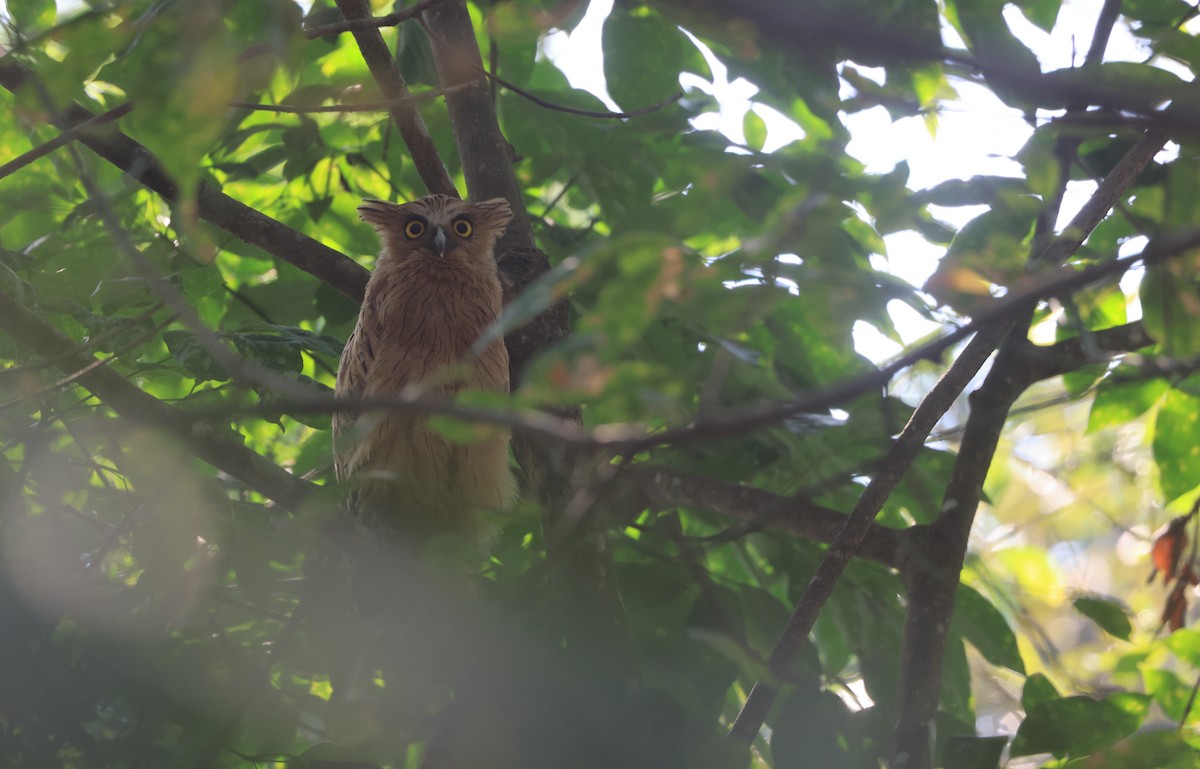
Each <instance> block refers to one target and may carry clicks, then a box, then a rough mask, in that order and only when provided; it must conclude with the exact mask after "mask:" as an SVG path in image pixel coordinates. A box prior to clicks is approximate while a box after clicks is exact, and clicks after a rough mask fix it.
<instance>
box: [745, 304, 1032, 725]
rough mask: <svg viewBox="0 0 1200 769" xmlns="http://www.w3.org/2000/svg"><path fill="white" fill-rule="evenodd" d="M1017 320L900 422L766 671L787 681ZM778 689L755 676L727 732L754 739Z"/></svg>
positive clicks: (976, 347)
mask: <svg viewBox="0 0 1200 769" xmlns="http://www.w3.org/2000/svg"><path fill="white" fill-rule="evenodd" d="M1014 322H1015V319H1010V320H1007V321H1001V322H998V323H996V324H994V325H992V326H989V327H987V328H985V329H983V330H981V331H980V332H979V333H978V334H976V335H975V337H974V338H973V339H972V340H971V341H970V343H969V344H967V346H966V347H965V348H964V349H963V351H962V354H961V355H959V357H958V359H957V360H956V361H955V362H954V363H953V364H952V365H951V366H950V368H949V369H948V370H947V371H946V373H945V374H943V375H942V377H941V379H939V380H938V381H937V384H935V385H934V386H933V388H932V389H931V390H930V391H929V394H928V395H926V396H925V398H924V399H923V400H922V401H921V405H920V406H918V407H917V409H916V411H914V412H913V415H912V417H910V418H909V420H908V424H906V425H905V426H904V429H903V430H902V431H901V433H900V435H899V437H898V438H897V439H896V442H895V443H893V444H892V447H891V449H890V450H889V451H888V453H887V455H886V456H885V457H884V459H883V461H882V462H881V463H880V467H879V470H878V471H877V472H876V474H875V476H874V477H873V478H872V479H871V482H870V484H868V485H867V488H866V490H865V491H863V494H862V496H861V497H859V499H858V502H857V503H856V504H855V505H854V509H853V510H852V511H851V512H850V516H849V517H848V518H847V519H846V521H845V524H844V525H843V526H842V528H841V530H840V531H839V532H838V534H837V537H835V538H834V541H833V544H832V545H830V547H829V552H828V553H826V554H825V557H824V558H822V559H821V563H820V565H818V566H817V571H816V573H815V574H814V575H813V577H812V579H811V580H809V583H808V586H807V587H805V588H804V593H803V594H802V595H801V596H800V601H799V603H798V604H797V605H796V608H795V610H794V611H793V612H792V616H791V618H790V619H789V620H788V624H787V627H785V628H784V630H783V634H782V636H781V637H780V639H779V642H778V643H777V644H776V645H775V649H774V651H772V653H771V659H770V663H769V665H770V670H771V672H772V673H773V674H774V675H775V676H776V677H777V678H778V679H779V680H785V677H786V673H787V671H788V670H789V669H790V667H791V665H792V662H793V661H794V660H795V658H796V654H797V653H798V652H799V651H800V649H801V648H802V647H803V645H804V642H805V641H806V640H807V639H808V634H809V632H810V631H811V630H812V626H813V623H815V622H816V620H817V615H818V614H819V613H820V611H821V607H822V606H824V605H825V602H826V601H828V600H829V596H830V595H832V594H833V589H834V587H835V586H836V585H837V582H838V580H839V579H840V578H841V576H842V572H843V571H844V570H845V568H846V564H847V563H849V561H850V558H851V557H852V556H853V555H854V554H855V553H856V552H857V551H858V549H859V548H860V547H861V546H862V543H863V540H864V539H865V538H866V536H867V534H868V533H869V532H870V530H871V524H872V522H873V521H874V520H875V516H876V515H878V514H879V511H880V510H881V509H882V508H883V505H884V503H885V502H886V501H887V499H888V497H889V496H890V495H891V493H892V490H893V489H894V488H895V487H896V485H897V484H898V483H899V482H900V479H901V478H903V477H904V473H905V472H906V471H907V470H908V467H909V465H910V464H912V461H913V460H914V459H915V458H916V456H917V454H918V453H919V452H920V450H921V448H922V447H923V446H924V444H925V439H926V438H927V437H928V436H929V433H930V432H931V431H932V430H933V428H934V426H935V425H936V424H937V422H938V420H939V419H941V418H942V415H944V414H945V413H946V411H947V410H948V409H949V408H950V406H951V405H952V404H953V403H954V401H955V399H956V398H958V396H959V394H960V393H962V391H963V388H965V387H966V386H967V384H968V383H969V382H970V381H971V379H972V378H973V377H974V376H975V374H976V373H977V372H978V371H979V369H980V367H981V366H983V363H984V361H986V360H987V359H988V357H989V356H990V355H991V354H992V351H993V350H994V349H995V348H996V345H997V344H998V343H999V342H1000V340H1001V339H1003V338H1004V336H1005V334H1007V333H1008V330H1009V329H1010V328H1011V327H1012V325H1013V323H1014ZM776 694H778V690H777V689H776V688H775V687H774V686H772V685H771V684H770V683H768V682H765V681H758V682H757V683H755V684H754V688H753V689H751V691H750V696H749V698H747V700H746V703H745V705H743V707H742V712H741V713H739V714H738V717H737V720H736V721H735V722H734V724H733V728H732V729H731V730H730V736H731V737H733V738H734V739H737V740H740V741H742V742H745V743H749V742H751V741H753V739H754V737H755V735H757V734H758V730H759V728H760V727H761V726H762V723H763V720H764V719H765V718H766V717H767V712H768V711H769V710H770V709H771V705H772V704H773V703H774V702H775V696H776Z"/></svg>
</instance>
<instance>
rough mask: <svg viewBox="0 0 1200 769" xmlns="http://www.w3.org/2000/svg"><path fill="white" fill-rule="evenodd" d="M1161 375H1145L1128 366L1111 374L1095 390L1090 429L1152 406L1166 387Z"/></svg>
mask: <svg viewBox="0 0 1200 769" xmlns="http://www.w3.org/2000/svg"><path fill="white" fill-rule="evenodd" d="M1167 387H1168V385H1167V383H1166V382H1164V381H1163V380H1161V379H1142V378H1141V377H1140V376H1138V375H1137V372H1134V371H1132V370H1130V368H1129V367H1121V368H1118V369H1116V370H1115V371H1114V372H1112V374H1110V375H1109V376H1108V377H1107V378H1106V379H1105V380H1104V381H1103V382H1101V383H1100V387H1099V388H1097V390H1096V396H1095V397H1094V398H1093V399H1092V408H1091V410H1090V411H1089V412H1088V432H1095V431H1096V430H1102V429H1104V428H1106V427H1112V426H1114V425H1123V424H1126V423H1128V422H1130V421H1132V420H1134V419H1136V418H1137V417H1140V416H1141V415H1142V414H1145V413H1146V412H1147V411H1149V410H1150V408H1151V407H1152V406H1154V404H1155V403H1157V402H1158V401H1159V399H1160V398H1162V395H1163V393H1165V392H1166V391H1167Z"/></svg>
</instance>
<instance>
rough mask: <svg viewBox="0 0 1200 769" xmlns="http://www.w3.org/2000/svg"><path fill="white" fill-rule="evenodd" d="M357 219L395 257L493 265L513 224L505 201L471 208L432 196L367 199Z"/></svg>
mask: <svg viewBox="0 0 1200 769" xmlns="http://www.w3.org/2000/svg"><path fill="white" fill-rule="evenodd" d="M358 215H359V216H361V217H362V219H363V221H364V222H366V223H367V224H370V225H371V226H372V227H374V228H375V230H376V231H377V232H378V233H379V237H380V239H382V240H383V243H384V245H385V246H386V247H387V250H388V252H389V254H390V255H392V256H394V257H400V258H420V257H426V258H430V259H438V260H446V259H460V258H465V259H468V260H472V259H484V258H486V259H487V260H489V262H490V260H491V259H492V258H493V257H492V248H493V246H495V244H496V239H497V238H499V237H500V235H501V234H502V233H503V232H504V228H505V227H506V226H508V222H509V220H511V219H512V209H511V208H509V205H508V201H506V200H505V199H504V198H492V199H491V200H485V201H483V202H480V203H470V202H468V201H465V200H458V199H457V198H452V197H449V196H447V195H427V196H426V197H423V198H418V199H417V200H414V201H411V202H409V203H400V204H397V203H388V202H386V201H383V200H375V199H373V198H368V199H366V200H364V201H363V203H362V205H360V206H359V207H358Z"/></svg>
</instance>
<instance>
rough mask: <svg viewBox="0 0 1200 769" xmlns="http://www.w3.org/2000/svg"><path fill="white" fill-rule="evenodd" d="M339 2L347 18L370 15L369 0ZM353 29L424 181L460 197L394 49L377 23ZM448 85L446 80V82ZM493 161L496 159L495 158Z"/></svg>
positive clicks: (432, 189)
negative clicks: (414, 100)
mask: <svg viewBox="0 0 1200 769" xmlns="http://www.w3.org/2000/svg"><path fill="white" fill-rule="evenodd" d="M336 2H337V7H338V10H340V11H341V12H342V16H344V17H346V21H347V22H356V21H361V20H369V19H370V18H371V5H370V3H368V2H367V0H336ZM435 7H436V5H435ZM352 32H353V34H354V39H355V41H356V42H357V43H358V49H359V51H361V52H362V57H363V60H364V61H366V62H367V67H368V68H369V69H370V70H371V75H372V77H374V78H375V82H376V84H378V85H379V90H380V92H381V93H382V94H383V95H384V98H386V99H388V100H390V101H393V102H395V105H394V106H393V107H391V108H390V109H389V110H388V111H389V112H390V113H391V115H392V120H393V121H394V122H395V123H396V127H397V128H398V129H400V137H401V138H402V139H404V144H405V145H406V146H407V147H408V152H409V154H410V155H411V156H412V159H413V163H414V164H415V165H416V167H417V173H418V174H420V176H421V181H423V182H424V183H425V188H426V189H428V190H429V191H430V192H432V193H438V194H441V195H449V196H450V197H452V198H457V197H458V196H459V195H458V189H457V188H456V187H455V186H454V182H453V181H452V180H451V179H450V174H449V173H447V172H446V164H445V163H443V162H442V156H441V155H440V154H438V150H437V146H436V145H435V144H434V143H433V138H432V137H431V136H430V135H429V129H428V128H426V127H425V121H424V120H422V119H421V113H419V112H417V110H416V107H415V106H414V105H413V104H412V95H411V94H410V93H409V90H408V84H407V83H405V82H404V77H403V76H402V75H401V74H400V70H399V68H397V66H396V60H395V59H394V58H392V53H391V51H389V50H388V47H387V45H386V44H385V43H384V42H383V35H381V34H380V33H379V29H378V27H367V28H364V29H353V30H352ZM472 79H473V78H472ZM463 82H466V79H464V80H460V81H457V82H455V83H453V85H458V84H460V83H463ZM445 85H446V84H445V83H443V86H445ZM492 162H495V160H494V159H493V161H492Z"/></svg>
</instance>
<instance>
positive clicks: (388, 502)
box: [333, 195, 516, 539]
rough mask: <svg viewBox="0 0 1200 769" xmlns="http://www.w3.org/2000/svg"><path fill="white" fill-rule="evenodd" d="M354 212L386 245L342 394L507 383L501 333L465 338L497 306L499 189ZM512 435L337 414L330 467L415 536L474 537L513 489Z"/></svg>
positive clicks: (371, 515) (358, 505)
mask: <svg viewBox="0 0 1200 769" xmlns="http://www.w3.org/2000/svg"><path fill="white" fill-rule="evenodd" d="M358 213H359V215H360V216H361V217H362V218H363V221H365V222H367V223H368V224H370V225H371V226H373V227H374V228H375V230H376V231H377V232H378V233H379V237H380V239H381V240H382V242H383V248H382V251H381V252H380V254H379V260H378V261H377V262H376V265H375V272H374V273H372V275H371V279H370V280H369V281H368V282H367V290H366V296H365V298H364V299H363V304H362V309H361V310H360V311H359V316H358V324H357V325H356V326H355V328H354V332H353V333H352V334H351V335H350V339H349V340H348V341H347V342H346V348H345V350H344V351H343V353H342V359H341V363H340V365H339V366H338V374H337V389H336V392H337V395H338V396H339V397H345V396H359V397H366V398H385V397H389V396H394V395H396V394H397V393H399V392H400V391H401V390H403V389H404V388H405V387H409V386H414V385H420V384H422V383H424V386H426V387H427V388H428V390H429V391H431V392H437V393H441V394H444V395H453V394H454V393H456V392H458V391H459V390H462V389H464V388H465V389H478V390H492V391H496V392H508V351H507V350H506V349H505V347H504V341H503V340H502V339H500V338H497V339H495V340H494V341H492V342H491V343H490V344H488V346H487V347H486V349H484V351H483V352H482V353H481V354H479V355H478V356H477V357H472V355H471V347H472V345H473V344H474V343H475V341H476V340H477V339H478V338H479V337H480V335H481V334H482V333H483V331H484V329H485V328H487V327H488V326H489V325H490V324H491V323H492V322H493V321H494V320H495V319H496V317H497V316H498V315H499V314H500V309H501V290H500V283H499V280H498V279H497V276H496V262H495V259H494V257H493V249H494V247H495V243H496V239H497V238H498V237H499V236H500V234H501V233H502V232H504V228H505V226H506V225H507V224H508V221H509V220H510V219H511V218H512V211H511V210H510V209H509V206H508V203H507V202H505V201H504V199H502V198H496V199H493V200H485V201H483V202H481V203H468V202H466V201H462V200H456V199H454V198H450V197H447V196H445V195H429V196H428V197H424V198H421V199H419V200H414V201H412V202H410V203H405V204H402V205H398V204H393V203H386V202H384V201H381V200H370V199H368V200H365V201H364V202H363V204H362V205H361V206H359V207H358ZM508 438H509V436H508V432H507V431H503V430H500V429H496V430H495V431H494V432H490V433H489V434H488V436H487V437H486V438H483V439H482V440H479V441H476V442H474V443H455V442H453V441H451V440H449V439H448V438H446V437H445V436H443V435H442V434H441V433H439V432H438V431H436V430H434V429H433V428H432V427H430V426H429V424H428V420H427V419H426V418H424V417H423V416H421V415H418V414H412V413H407V412H400V411H392V412H387V413H367V414H362V415H356V414H335V415H334V418H333V446H334V468H335V470H336V472H337V477H338V479H339V480H343V481H344V480H349V479H353V480H354V481H355V483H354V485H353V489H352V491H351V496H350V503H351V506H352V508H353V510H354V512H355V513H356V514H357V515H359V516H360V517H363V518H365V519H368V520H377V521H380V522H382V523H386V524H389V525H392V526H394V527H395V528H397V529H399V530H400V531H401V532H403V533H405V534H408V535H410V536H414V537H418V538H423V537H428V536H430V535H434V534H438V533H442V532H451V531H452V532H457V533H459V534H462V535H464V536H466V537H468V538H472V539H474V538H478V537H480V536H481V530H480V526H479V524H478V518H477V516H475V515H474V513H476V512H477V511H479V510H500V509H503V508H505V507H507V506H508V505H510V504H511V503H512V501H513V498H514V497H515V496H516V482H515V480H514V478H513V475H512V471H511V469H510V468H509V464H508Z"/></svg>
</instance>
